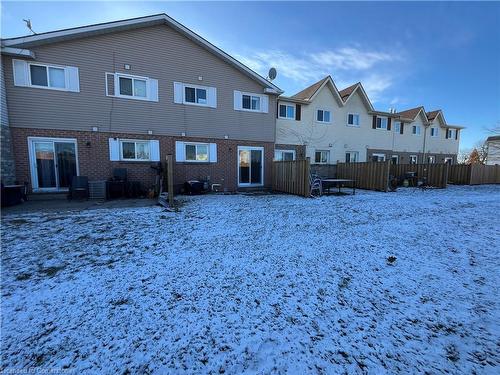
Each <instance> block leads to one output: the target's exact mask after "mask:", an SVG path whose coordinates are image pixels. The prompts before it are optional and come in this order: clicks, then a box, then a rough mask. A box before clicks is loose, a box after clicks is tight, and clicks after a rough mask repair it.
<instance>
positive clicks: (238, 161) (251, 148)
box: [236, 146, 266, 187]
mask: <svg viewBox="0 0 500 375" xmlns="http://www.w3.org/2000/svg"><path fill="white" fill-rule="evenodd" d="M240 150H247V151H252V150H259V151H261V154H260V155H261V159H260V163H261V170H260V171H261V173H262V175H261V176H260V177H261V183H260V184H252V183H250V182H248V183H247V182H243V183H242V182H240ZM264 164H265V157H264V147H259V146H238V149H237V156H236V168H237V169H238V176H237V177H238V180H237V181H238V186H241V187H248V186H264V182H265V176H266V174H265V165H264Z"/></svg>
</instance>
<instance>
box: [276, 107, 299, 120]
mask: <svg viewBox="0 0 500 375" xmlns="http://www.w3.org/2000/svg"><path fill="white" fill-rule="evenodd" d="M279 117H280V118H286V119H292V120H293V119H295V106H294V105H290V104H280V107H279Z"/></svg>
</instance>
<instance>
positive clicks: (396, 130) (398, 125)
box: [394, 121, 401, 133]
mask: <svg viewBox="0 0 500 375" xmlns="http://www.w3.org/2000/svg"><path fill="white" fill-rule="evenodd" d="M394 133H401V121H394Z"/></svg>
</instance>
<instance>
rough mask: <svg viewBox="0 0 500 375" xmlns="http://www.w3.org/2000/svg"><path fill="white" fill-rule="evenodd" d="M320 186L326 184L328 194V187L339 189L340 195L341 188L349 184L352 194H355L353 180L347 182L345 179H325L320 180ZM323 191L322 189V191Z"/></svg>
mask: <svg viewBox="0 0 500 375" xmlns="http://www.w3.org/2000/svg"><path fill="white" fill-rule="evenodd" d="M321 184H322V185H323V184H326V185H327V188H326V189H327V190H328V193H330V187H331V186H332V185H333V186H335V187H337V188H338V189H339V194H340V189H341V188H342V186H344V185H345V184H350V185H351V188H352V194H353V195H354V194H356V184H355V183H354V180H349V179H346V178H325V179H322V180H321ZM323 190H324V189H323Z"/></svg>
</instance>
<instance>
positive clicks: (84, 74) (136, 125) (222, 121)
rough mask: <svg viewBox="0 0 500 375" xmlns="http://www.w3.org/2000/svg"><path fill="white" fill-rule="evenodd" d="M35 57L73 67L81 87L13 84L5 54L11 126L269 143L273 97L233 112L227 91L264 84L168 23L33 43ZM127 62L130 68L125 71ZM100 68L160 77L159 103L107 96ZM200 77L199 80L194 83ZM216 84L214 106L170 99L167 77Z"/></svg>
mask: <svg viewBox="0 0 500 375" xmlns="http://www.w3.org/2000/svg"><path fill="white" fill-rule="evenodd" d="M32 50H33V51H34V52H35V53H36V61H39V62H44V63H53V64H61V65H68V66H76V67H78V68H79V70H80V72H79V73H80V92H79V93H72V92H60V91H53V90H44V89H35V88H27V87H15V86H14V85H13V76H12V61H11V60H12V59H11V58H10V57H6V58H5V59H6V61H5V63H6V64H5V69H6V77H5V78H6V87H7V94H8V98H9V115H10V124H11V126H12V127H24V128H43V129H61V130H62V129H69V130H86V131H89V130H91V129H92V127H94V126H97V127H99V129H100V130H102V131H111V132H127V133H139V134H146V133H147V131H148V130H152V131H153V132H154V134H161V135H180V134H181V133H182V132H184V133H186V135H187V136H192V137H210V138H224V136H226V135H227V136H229V138H230V139H241V140H252V141H267V142H274V137H275V117H276V98H275V97H274V96H270V98H269V113H267V114H262V113H249V112H241V111H234V109H233V107H234V106H233V90H241V91H249V92H255V93H263V89H264V88H263V87H262V86H261V85H260V84H258V83H257V82H255V81H253V80H251V79H250V78H248V77H247V76H246V75H244V74H243V73H241V72H240V71H238V70H237V69H236V68H234V67H232V66H231V65H229V64H227V63H225V62H224V61H222V60H221V59H219V58H218V57H216V56H215V55H213V54H212V53H210V52H208V51H207V50H206V49H204V48H202V47H200V46H198V45H196V44H195V43H193V42H192V41H191V40H189V39H188V38H186V37H184V36H183V35H181V34H179V33H177V32H176V31H174V30H172V29H171V28H169V27H168V26H165V25H161V26H152V27H147V28H142V29H136V30H130V31H124V32H119V33H114V34H106V35H101V36H96V37H91V38H85V39H78V40H74V41H68V42H61V43H55V44H52V45H46V46H39V47H34V48H32ZM124 64H130V65H131V70H127V71H125V70H124ZM105 72H122V73H126V74H133V75H140V76H147V77H151V78H155V79H158V81H159V82H158V84H159V94H158V95H159V102H146V101H140V100H131V99H121V98H111V97H106V96H105ZM198 76H202V77H203V81H198ZM174 81H178V82H186V83H193V84H199V85H204V86H213V87H216V88H217V108H216V109H214V108H205V107H196V106H187V105H181V104H174V99H173V82H174Z"/></svg>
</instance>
